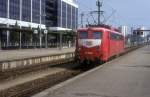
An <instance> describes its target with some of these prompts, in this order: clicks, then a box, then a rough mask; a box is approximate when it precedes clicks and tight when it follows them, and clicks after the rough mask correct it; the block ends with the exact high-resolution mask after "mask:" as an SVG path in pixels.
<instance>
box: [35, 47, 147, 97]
mask: <svg viewBox="0 0 150 97" xmlns="http://www.w3.org/2000/svg"><path fill="white" fill-rule="evenodd" d="M33 97H150V46H145V47H143V48H140V49H138V50H136V51H133V52H131V53H128V54H126V55H124V56H121V57H119V58H117V59H115V60H113V61H111V62H108V63H106V64H104V65H102V66H100V67H98V68H95V69H93V70H91V71H88V72H86V73H84V74H82V75H79V76H78V77H75V78H73V79H71V80H68V81H66V82H64V83H61V84H59V85H57V86H54V87H52V88H50V89H47V90H45V91H43V92H41V93H39V94H37V95H34V96H33Z"/></svg>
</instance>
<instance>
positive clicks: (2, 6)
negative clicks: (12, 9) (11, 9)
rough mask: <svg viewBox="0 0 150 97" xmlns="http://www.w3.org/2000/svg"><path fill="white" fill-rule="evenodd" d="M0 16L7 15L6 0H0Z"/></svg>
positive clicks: (4, 16)
mask: <svg viewBox="0 0 150 97" xmlns="http://www.w3.org/2000/svg"><path fill="white" fill-rule="evenodd" d="M0 17H3V18H6V17H7V0H0Z"/></svg>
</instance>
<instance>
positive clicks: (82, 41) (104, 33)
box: [76, 27, 124, 62]
mask: <svg viewBox="0 0 150 97" xmlns="http://www.w3.org/2000/svg"><path fill="white" fill-rule="evenodd" d="M76 39H77V44H76V58H77V59H79V60H80V62H84V61H95V60H99V61H107V60H108V59H109V58H110V57H112V56H115V55H118V54H120V53H122V52H123V51H124V37H123V35H122V34H121V33H120V32H118V31H116V30H114V29H113V28H111V29H109V28H105V27H88V28H81V29H78V31H77V38H76Z"/></svg>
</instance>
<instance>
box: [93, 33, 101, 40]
mask: <svg viewBox="0 0 150 97" xmlns="http://www.w3.org/2000/svg"><path fill="white" fill-rule="evenodd" d="M92 38H93V39H101V38H102V33H101V32H93V33H92Z"/></svg>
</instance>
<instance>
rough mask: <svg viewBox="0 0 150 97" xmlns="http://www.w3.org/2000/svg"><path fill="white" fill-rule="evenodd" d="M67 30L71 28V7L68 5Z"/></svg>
mask: <svg viewBox="0 0 150 97" xmlns="http://www.w3.org/2000/svg"><path fill="white" fill-rule="evenodd" d="M67 28H71V5H69V4H67Z"/></svg>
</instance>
